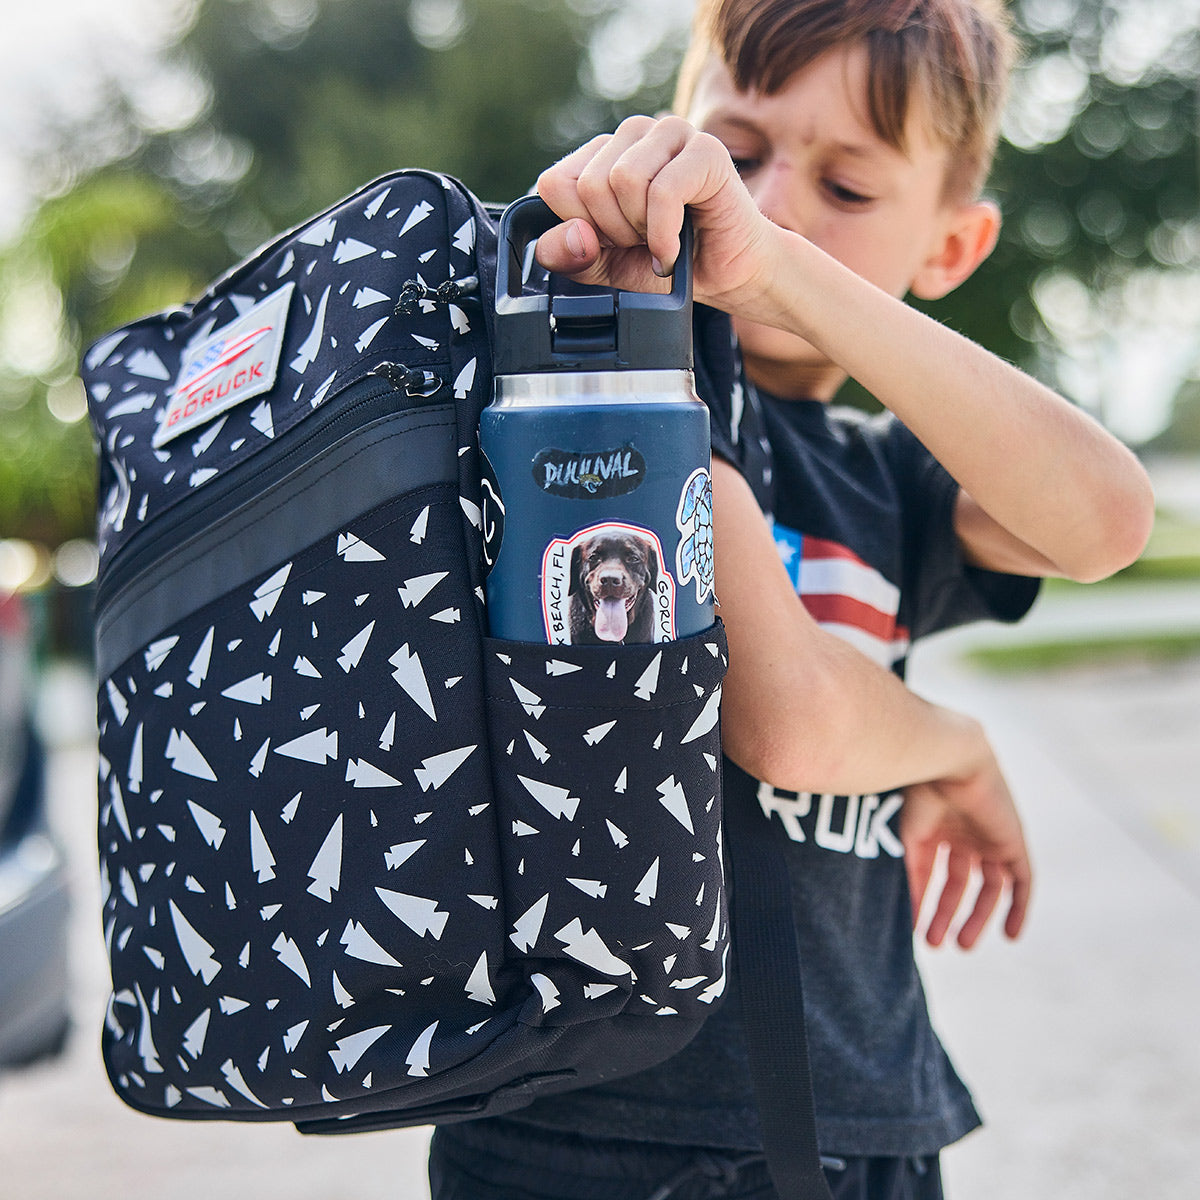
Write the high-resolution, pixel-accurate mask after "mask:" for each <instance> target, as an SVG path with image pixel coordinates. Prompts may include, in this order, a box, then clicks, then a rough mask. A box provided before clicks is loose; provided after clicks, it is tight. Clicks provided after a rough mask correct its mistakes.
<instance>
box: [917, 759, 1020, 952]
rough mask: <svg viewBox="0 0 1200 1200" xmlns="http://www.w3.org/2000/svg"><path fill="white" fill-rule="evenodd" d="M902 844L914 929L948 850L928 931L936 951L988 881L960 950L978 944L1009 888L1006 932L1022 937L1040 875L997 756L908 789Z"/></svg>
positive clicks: (960, 940)
mask: <svg viewBox="0 0 1200 1200" xmlns="http://www.w3.org/2000/svg"><path fill="white" fill-rule="evenodd" d="M900 837H901V840H902V841H903V843H904V853H905V863H906V866H907V869H908V881H909V890H910V892H911V895H912V906H913V922H914V927H915V924H916V921H917V919H918V917H919V915H920V912H921V906H922V904H923V902H924V900H925V893H926V890H927V889H928V887H929V881H930V877H931V876H932V874H933V868H934V863H935V861H936V859H937V856H938V851H939V849H940V848H941V847H942V846H945V847H946V848H947V853H946V879H945V881H944V883H943V884H942V889H941V895H940V896H939V897H938V898H937V905H936V907H935V908H934V911H933V915H932V917H931V918H930V920H929V925H928V927H927V928H926V931H925V940H926V941H927V942H928V943H929V945H931V946H940V945H941V944H942V941H943V939H944V938H945V936H946V934H947V932H948V931H949V929H950V926H951V924H952V922H953V921H954V918H955V915H956V913H957V912H958V910H959V907H960V905H961V904H962V903H963V899H964V897H965V896H966V894H967V888H968V885H969V884H970V883H971V880H972V878H973V877H978V878H979V879H980V881H981V882H980V887H979V892H978V894H977V896H976V898H975V903H974V905H973V907H972V909H971V911H970V913H969V914H968V916H967V918H966V920H965V921H964V922H963V924H962V926H961V928H960V929H959V931H958V938H957V940H958V944H959V945H960V946H961V947H962V948H963V949H964V950H969V949H970V948H971V947H972V946H974V945H975V943H976V941H977V940H978V939H979V935H980V934H981V933H982V932H983V930H984V927H985V926H986V925H987V923H988V921H989V920H990V918H991V916H992V914H993V912H995V910H996V908H997V906H998V905H999V903H1000V901H1001V898H1002V896H1003V894H1004V892H1005V890H1006V889H1007V890H1008V891H1009V892H1010V897H1009V905H1008V913H1007V915H1006V917H1005V920H1004V932H1005V934H1006V935H1007V936H1008V937H1010V938H1015V937H1017V935H1018V934H1019V933H1020V932H1021V928H1022V926H1023V925H1024V923H1025V916H1026V913H1027V911H1028V907H1029V897H1030V890H1031V886H1032V880H1033V872H1032V868H1031V866H1030V862H1029V852H1028V850H1027V849H1026V846H1025V835H1024V833H1023V832H1022V829H1021V818H1020V816H1019V815H1018V814H1017V810H1016V806H1015V805H1014V804H1013V799H1012V795H1011V794H1010V792H1009V790H1008V785H1007V783H1005V781H1004V777H1003V775H1002V774H1001V773H1000V768H999V766H998V765H997V763H996V761H995V759H994V758H992V757H991V756H990V752H989V756H988V760H987V761H986V762H985V763H983V765H982V766H981V767H980V768H979V769H978V770H977V771H976V772H975V773H973V774H970V775H967V776H964V777H962V778H958V779H942V780H935V781H933V782H931V783H920V784H914V785H912V786H910V787H908V788H906V789H905V794H904V808H903V810H902V811H901V814H900Z"/></svg>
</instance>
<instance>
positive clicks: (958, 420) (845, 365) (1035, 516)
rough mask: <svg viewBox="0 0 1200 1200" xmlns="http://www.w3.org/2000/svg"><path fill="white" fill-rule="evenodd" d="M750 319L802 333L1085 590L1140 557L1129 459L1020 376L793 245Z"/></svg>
mask: <svg viewBox="0 0 1200 1200" xmlns="http://www.w3.org/2000/svg"><path fill="white" fill-rule="evenodd" d="M772 236H773V237H774V238H775V239H776V241H777V248H778V251H779V256H780V257H779V261H780V263H781V264H783V263H786V268H782V269H780V270H777V271H776V272H775V273H774V275H773V280H774V284H773V286H772V289H771V291H770V292H769V293H768V294H764V295H763V296H762V297H761V299H760V301H759V303H760V305H761V309H760V311H759V312H758V314H757V315H756V316H754V317H753V319H756V320H760V321H763V322H764V323H767V324H771V325H774V326H776V327H778V328H782V329H788V330H790V331H792V332H795V333H798V334H799V335H800V336H802V337H804V338H805V339H806V340H807V341H809V342H811V343H812V344H813V345H815V346H816V347H818V348H819V349H820V350H821V351H822V352H823V353H825V354H826V355H828V357H829V358H830V359H831V360H833V361H834V362H836V363H838V364H839V365H840V366H841V367H842V369H843V370H845V371H846V372H847V373H848V374H849V375H851V376H853V377H854V378H855V379H857V380H858V381H859V382H860V383H861V384H862V385H863V386H864V387H865V388H866V389H867V390H868V391H870V392H871V393H872V394H873V395H874V396H876V397H877V398H878V399H879V400H880V401H881V403H883V404H885V405H886V406H887V407H888V408H889V409H890V410H891V411H892V412H894V413H895V414H896V416H897V417H899V418H900V420H901V421H903V422H904V424H905V425H907V426H908V427H909V428H910V429H911V430H912V431H913V433H915V434H916V435H917V437H919V438H920V439H921V441H922V442H923V443H924V444H925V445H926V447H927V448H928V449H929V451H930V452H931V453H932V454H933V455H934V457H935V458H937V459H938V460H939V461H940V462H941V463H942V465H943V466H945V467H946V469H947V470H948V471H949V472H950V474H951V475H952V476H953V477H954V478H955V479H956V480H957V481H958V483H959V484H960V485H961V486H962V487H963V488H964V489H965V490H966V491H967V492H968V493H969V494H970V496H971V497H972V499H973V500H974V501H975V503H976V504H977V505H978V506H979V508H980V509H982V510H983V512H984V513H986V514H987V515H988V516H990V517H991V518H992V520H994V521H995V522H997V523H998V524H999V525H1000V526H1002V527H1003V529H1004V530H1006V531H1008V533H1010V534H1011V535H1013V536H1014V537H1015V538H1017V539H1019V540H1020V542H1021V543H1024V545H1026V546H1027V547H1029V548H1030V549H1031V550H1032V551H1033V552H1034V554H1035V555H1037V556H1041V558H1042V560H1044V563H1045V567H1044V569H1042V570H1040V571H1038V570H1037V567H1038V562H1037V561H1036V560H1032V556H1030V558H1031V560H1032V561H1029V562H1027V564H1026V565H1027V566H1028V567H1029V568H1030V571H1031V573H1041V574H1062V575H1066V576H1069V577H1071V578H1075V579H1079V580H1082V581H1090V580H1094V579H1098V578H1103V577H1104V576H1106V575H1108V574H1111V573H1112V572H1113V571H1115V570H1118V569H1120V568H1121V567H1123V566H1125V565H1127V564H1128V563H1129V562H1131V561H1132V560H1133V559H1134V558H1136V557H1137V555H1138V554H1139V553H1140V551H1141V549H1142V548H1143V546H1144V544H1145V540H1146V538H1147V536H1148V535H1149V529H1150V524H1151V522H1152V520H1153V495H1152V492H1151V489H1150V485H1149V481H1148V479H1147V477H1146V475H1145V472H1144V471H1143V470H1142V468H1141V466H1140V465H1139V464H1138V462H1137V460H1136V458H1135V457H1134V456H1133V455H1132V454H1131V453H1130V451H1129V450H1128V449H1127V448H1126V447H1124V446H1122V445H1121V444H1120V442H1118V441H1117V440H1116V439H1115V438H1113V437H1112V436H1111V435H1109V434H1108V433H1107V432H1106V431H1105V430H1104V429H1103V428H1102V427H1101V426H1100V425H1099V424H1098V423H1096V422H1095V421H1093V420H1092V419H1091V418H1090V417H1088V416H1087V415H1086V414H1085V413H1083V412H1082V411H1081V410H1079V409H1078V408H1076V407H1075V406H1074V405H1072V404H1070V403H1069V402H1068V401H1066V400H1064V399H1063V398H1062V397H1060V396H1058V395H1057V394H1055V393H1054V392H1052V391H1051V390H1050V389H1048V388H1046V387H1044V386H1042V385H1041V384H1040V383H1038V382H1037V381H1036V380H1034V379H1032V378H1031V377H1029V376H1028V375H1026V374H1025V373H1023V372H1022V371H1019V370H1018V369H1017V368H1015V367H1013V366H1012V365H1011V364H1009V363H1006V362H1004V361H1003V360H1001V359H999V358H997V357H996V356H995V355H993V354H990V353H989V352H987V351H986V350H984V349H983V348H982V347H980V346H978V345H976V344H974V343H973V342H971V341H969V340H968V339H966V338H963V337H962V336H960V335H959V334H957V333H955V332H954V331H953V330H951V329H948V328H947V327H945V326H943V325H941V324H940V323H938V322H937V321H934V320H932V319H930V318H928V317H926V316H925V315H924V314H922V313H920V312H918V311H917V310H916V309H914V308H912V307H911V306H909V305H907V304H905V303H903V302H902V301H899V300H896V299H895V298H894V297H892V296H889V295H888V294H887V293H886V292H883V291H881V290H880V289H878V288H876V287H874V286H873V285H872V284H870V283H868V282H866V281H864V280H863V279H861V278H860V277H859V276H857V275H855V274H854V273H853V272H851V271H850V270H848V269H847V268H845V267H844V266H842V265H841V264H840V263H838V262H836V261H835V260H833V259H832V258H830V257H829V256H828V255H826V254H823V253H822V252H821V251H819V250H818V249H816V248H815V247H814V246H812V245H811V244H810V243H808V242H807V241H805V240H804V239H803V238H801V237H799V236H798V235H796V234H793V233H789V232H787V231H785V230H782V229H776V230H775V231H774V233H773V235H772Z"/></svg>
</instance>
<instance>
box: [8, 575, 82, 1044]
mask: <svg viewBox="0 0 1200 1200" xmlns="http://www.w3.org/2000/svg"><path fill="white" fill-rule="evenodd" d="M33 642H34V637H33V633H32V630H31V625H30V619H29V613H28V610H27V607H26V603H25V600H24V598H23V597H22V596H20V595H14V594H6V593H3V592H0V1068H3V1067H9V1066H18V1065H22V1064H25V1063H30V1062H33V1061H35V1060H37V1059H39V1058H43V1057H45V1056H47V1055H50V1054H54V1053H56V1052H58V1051H59V1050H61V1049H62V1047H63V1045H64V1043H65V1040H66V1036H67V1032H68V1028H69V1016H68V1008H67V919H68V910H69V897H68V889H67V868H66V861H65V859H64V856H63V852H62V849H61V847H60V846H59V843H58V841H57V840H56V839H55V837H54V835H53V833H52V831H51V829H50V825H49V821H48V819H47V814H46V782H45V754H44V751H43V748H42V744H41V740H40V738H39V737H38V733H37V728H36V725H35V723H34V719H33V706H34V699H33V697H34V681H35V670H34V653H33Z"/></svg>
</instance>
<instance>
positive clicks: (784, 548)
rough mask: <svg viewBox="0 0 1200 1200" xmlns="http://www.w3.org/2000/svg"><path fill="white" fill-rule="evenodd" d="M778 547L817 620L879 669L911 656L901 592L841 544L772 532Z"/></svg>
mask: <svg viewBox="0 0 1200 1200" xmlns="http://www.w3.org/2000/svg"><path fill="white" fill-rule="evenodd" d="M774 534H775V547H776V549H777V550H778V551H779V557H780V559H781V560H782V562H783V565H784V567H785V568H786V570H787V573H788V576H789V577H790V579H791V581H792V586H793V587H794V588H795V589H796V593H797V594H798V595H799V597H800V599H801V600H802V601H803V602H804V607H805V608H807V609H808V611H809V612H810V613H811V614H812V616H813V618H814V619H815V620H816V621H817V623H818V624H819V625H820V626H821V627H822V628H823V629H827V630H829V632H830V633H834V634H837V635H838V636H839V637H841V638H844V639H845V640H846V641H847V642H849V643H851V645H853V646H855V647H857V648H858V649H859V650H861V651H862V652H863V653H864V654H866V655H867V657H868V658H870V659H872V660H873V661H875V662H877V663H879V664H880V665H881V666H885V667H889V668H890V667H893V666H895V664H896V663H898V662H900V661H901V660H902V659H903V658H904V657H905V656H906V655H907V654H908V648H909V641H910V639H909V631H908V630H907V629H906V628H904V626H902V625H899V624H897V622H896V614H897V613H898V612H899V609H900V589H899V588H898V587H897V586H896V585H895V584H894V583H890V582H889V581H888V580H887V579H885V578H884V577H883V576H882V575H881V574H880V573H879V572H878V571H877V570H876V569H875V568H874V567H872V566H869V565H868V564H867V563H865V562H863V560H862V559H861V558H859V557H858V555H857V554H855V553H854V551H852V550H850V549H848V548H847V547H845V546H843V545H841V544H840V543H839V542H832V541H828V540H826V539H825V538H818V537H811V536H809V535H808V534H802V533H798V532H797V531H796V530H794V529H788V528H787V527H786V526H784V525H778V524H777V525H776V526H775V529H774Z"/></svg>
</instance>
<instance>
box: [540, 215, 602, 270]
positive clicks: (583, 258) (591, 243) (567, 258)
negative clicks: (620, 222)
mask: <svg viewBox="0 0 1200 1200" xmlns="http://www.w3.org/2000/svg"><path fill="white" fill-rule="evenodd" d="M536 257H537V260H538V262H539V263H541V265H542V266H543V267H545V268H546V269H547V270H548V271H554V272H556V273H557V274H559V275H578V274H579V273H580V272H582V271H586V270H587V269H588V268H589V267H591V266H594V265H595V263H596V262H597V260H598V259H599V257H600V240H599V238H598V237H597V236H596V231H595V230H594V229H593V228H592V227H591V225H589V224H588V223H587V221H583V220H579V219H578V218H576V219H574V220H570V221H565V222H563V224H561V225H555V226H554V228H553V229H548V230H547V231H546V232H545V233H543V234H542V236H541V237H539V238H538V241H537V251H536Z"/></svg>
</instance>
